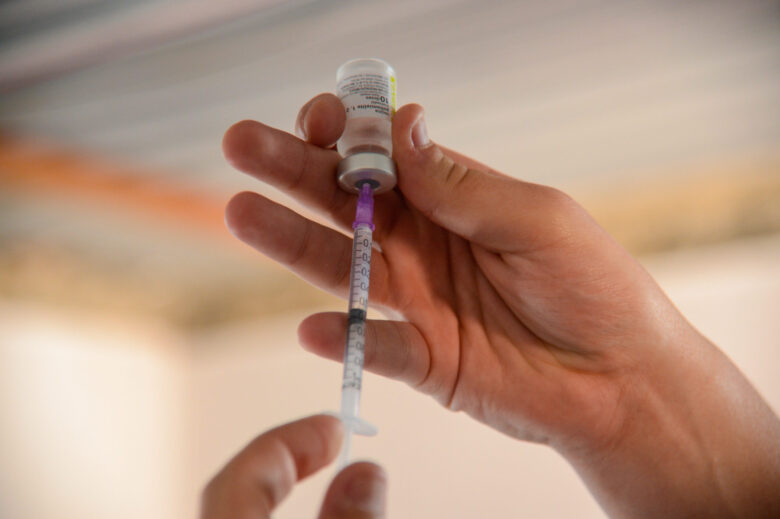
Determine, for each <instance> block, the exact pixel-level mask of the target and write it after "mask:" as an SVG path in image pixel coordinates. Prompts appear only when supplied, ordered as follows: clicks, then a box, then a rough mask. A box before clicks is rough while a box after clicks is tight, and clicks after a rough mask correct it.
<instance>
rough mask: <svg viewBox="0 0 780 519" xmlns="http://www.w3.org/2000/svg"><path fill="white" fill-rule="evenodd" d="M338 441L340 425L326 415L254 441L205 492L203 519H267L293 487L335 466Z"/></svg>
mask: <svg viewBox="0 0 780 519" xmlns="http://www.w3.org/2000/svg"><path fill="white" fill-rule="evenodd" d="M342 436H343V429H342V426H341V422H340V421H339V420H338V419H336V418H333V417H332V416H326V415H317V416H310V417H308V418H304V419H302V420H298V421H296V422H292V423H289V424H286V425H282V426H281V427H277V428H276V429H272V430H270V431H268V432H266V433H264V434H262V435H260V436H258V437H257V438H255V439H254V440H253V441H252V442H251V443H250V444H249V445H247V446H246V447H245V448H244V449H243V450H242V451H241V452H239V453H238V454H237V455H236V456H235V457H234V458H233V459H232V460H230V461H229V462H228V464H227V465H225V467H224V468H223V469H222V470H221V471H220V472H219V474H217V475H216V476H215V477H214V478H213V479H212V480H211V482H209V484H208V485H207V486H206V489H205V490H204V491H203V501H202V506H201V518H202V519H222V518H231V519H235V518H243V517H247V518H249V517H252V518H267V517H269V516H270V513H271V510H273V509H274V508H275V507H276V506H277V505H278V504H279V502H280V501H281V500H282V499H284V498H285V496H287V494H289V493H290V490H292V487H293V485H294V484H295V483H296V482H297V481H300V480H301V479H303V478H305V477H307V476H309V475H310V474H312V473H314V472H316V471H317V470H319V469H321V468H322V467H324V466H325V465H327V464H328V463H330V462H331V461H333V459H334V458H335V457H336V455H337V454H338V451H339V448H340V446H341V439H342Z"/></svg>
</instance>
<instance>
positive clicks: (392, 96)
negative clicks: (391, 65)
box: [390, 76, 396, 117]
mask: <svg viewBox="0 0 780 519" xmlns="http://www.w3.org/2000/svg"><path fill="white" fill-rule="evenodd" d="M395 106H396V105H395V76H390V116H391V117H392V116H393V115H394V114H395Z"/></svg>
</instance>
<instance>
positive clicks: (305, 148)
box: [223, 94, 777, 516]
mask: <svg viewBox="0 0 780 519" xmlns="http://www.w3.org/2000/svg"><path fill="white" fill-rule="evenodd" d="M422 116H423V111H422V108H421V107H420V106H417V105H407V106H404V107H402V108H401V109H400V110H399V111H398V112H397V113H396V114H395V117H394V119H393V158H394V159H395V161H396V164H397V166H398V170H399V175H398V177H399V179H398V189H397V190H395V191H394V192H392V193H388V194H384V195H380V196H379V197H377V200H376V206H375V207H376V214H375V223H376V231H375V233H374V239H375V242H376V243H378V246H379V247H380V249H379V250H375V251H374V252H373V253H372V271H371V285H370V302H371V304H372V305H373V306H374V307H376V308H379V309H380V310H382V311H384V312H385V313H386V314H387V315H388V316H392V317H394V318H395V319H396V320H390V321H383V320H374V321H369V322H368V323H367V331H366V361H365V367H366V369H368V370H371V371H374V372H376V373H379V374H382V375H385V376H389V377H392V378H396V379H399V380H403V381H405V382H407V383H409V384H410V385H412V386H413V387H415V388H417V389H419V390H420V391H422V392H424V393H427V394H430V395H432V396H434V397H435V398H436V399H438V400H439V401H440V402H441V403H442V404H443V405H444V406H446V407H448V408H450V409H453V410H462V411H465V412H466V413H468V414H469V415H471V416H473V417H474V418H476V419H478V420H480V421H482V422H484V423H486V424H488V425H490V426H491V427H494V428H496V429H498V430H500V431H502V432H504V433H506V434H509V435H511V436H513V437H516V438H519V439H525V440H532V441H537V442H543V443H549V444H550V445H552V446H553V447H555V448H556V449H557V450H558V451H560V452H561V453H563V454H564V455H565V456H566V457H567V459H569V461H570V462H572V464H574V466H575V468H577V470H578V471H579V472H580V473H581V474H582V475H583V477H584V478H585V480H586V482H587V483H588V484H589V486H590V487H591V490H592V491H593V492H594V493H595V494H596V496H597V497H598V498H599V499H600V501H601V503H602V505H603V506H605V508H607V509H608V510H609V511H611V512H613V513H615V514H616V515H620V514H625V515H628V516H636V515H639V514H637V513H636V511H637V510H639V509H647V510H648V511H649V512H651V511H655V512H657V513H658V514H659V515H664V514H667V513H668V511H669V507H672V508H671V509H672V510H675V508H674V506H675V505H676V504H678V503H679V502H681V501H686V499H687V500H688V503H689V504H690V503H691V502H695V503H696V504H702V503H704V502H705V501H708V502H709V504H708V505H707V506H711V507H714V508H715V509H718V510H722V509H723V506H724V505H723V502H725V501H726V500H727V498H726V497H724V496H720V495H712V494H711V495H707V494H706V490H707V489H708V488H712V485H715V487H717V486H718V484H719V483H718V478H721V477H722V474H721V473H719V472H718V471H717V470H714V469H708V468H707V464H711V463H712V460H711V458H712V452H711V451H712V449H711V448H709V447H711V446H712V445H715V444H717V445H718V448H719V449H720V450H721V451H723V450H724V449H726V448H727V447H728V446H729V445H730V444H731V441H732V440H733V438H741V439H744V440H746V441H750V437H751V434H750V433H749V432H746V431H745V430H743V429H740V428H739V427H734V428H732V429H733V431H732V432H733V438H729V439H728V441H726V439H724V438H714V439H713V440H712V442H711V443H712V445H708V447H707V448H705V447H703V446H702V445H701V442H700V441H698V440H697V441H698V443H697V441H694V438H696V437H697V435H700V434H701V433H700V432H699V431H700V430H701V429H702V428H705V429H706V428H711V427H712V424H713V423H719V424H723V423H726V424H728V423H729V422H733V420H734V418H733V414H732V413H733V408H734V407H736V406H738V402H739V401H741V400H744V399H745V398H747V399H749V400H750V401H757V402H759V403H758V404H756V406H754V408H755V412H752V411H751V413H752V414H751V416H750V417H749V418H750V419H755V420H758V421H760V422H761V423H762V424H763V425H762V427H769V428H770V429H771V428H772V427H774V428H775V429H774V430H777V426H776V418H774V416H773V415H772V414H771V411H770V412H768V413H767V409H766V406H765V405H763V402H761V400H760V397H758V395H756V394H755V392H754V391H753V390H752V388H750V386H749V384H748V383H747V382H746V381H745V380H744V378H742V377H741V375H740V374H739V373H738V370H736V368H734V367H733V365H731V364H730V362H728V360H727V359H725V357H724V356H723V355H722V354H720V352H719V351H718V350H717V349H716V348H714V347H713V346H712V345H711V344H709V342H708V341H707V340H706V339H704V338H703V337H702V336H701V335H700V334H699V333H698V332H697V331H696V330H695V329H694V328H693V327H692V326H690V325H689V324H688V323H687V321H686V320H685V319H684V318H683V316H682V315H680V313H679V312H678V311H677V310H676V308H675V307H674V305H673V304H672V303H671V302H670V301H669V300H668V299H667V298H666V296H665V295H664V294H663V292H662V291H661V290H660V288H659V287H658V286H657V285H656V284H655V282H654V281H653V279H652V278H651V277H650V276H649V275H648V274H647V273H646V272H645V271H644V269H643V268H642V267H641V266H640V265H639V264H638V263H637V262H636V261H635V260H634V259H633V258H632V257H631V256H630V255H629V254H628V253H626V252H625V251H624V250H623V249H622V248H621V247H620V246H619V245H618V244H617V243H615V242H614V241H613V240H612V239H611V237H610V236H609V235H608V234H607V233H606V232H605V231H604V230H603V229H601V227H599V226H598V225H597V224H596V222H595V221H593V220H592V218H590V216H589V215H588V214H587V213H586V212H585V211H584V210H583V209H582V208H581V207H580V206H579V205H578V204H577V203H576V202H574V201H573V200H572V199H571V198H569V197H568V196H566V195H565V194H563V193H561V192H560V191H558V190H555V189H553V188H550V187H546V186H541V185H536V184H530V183H527V182H522V181H519V180H516V179H513V178H511V177H508V176H505V175H503V174H500V173H498V172H496V171H493V170H491V169H489V168H487V167H485V166H483V165H481V164H479V163H477V162H475V161H473V160H471V159H468V158H466V157H463V156H461V155H459V154H457V153H455V152H452V151H450V150H447V149H446V148H443V147H441V146H438V145H436V144H434V143H433V142H431V141H430V140H429V139H428V137H427V133H426V129H425V124H424V122H423V118H422ZM298 127H299V128H300V130H301V132H302V133H303V135H304V137H305V141H303V140H300V139H297V138H295V137H293V136H291V135H289V134H286V133H283V132H280V131H278V130H275V129H272V128H269V127H267V126H264V125H262V124H260V123H257V122H253V121H244V122H241V123H238V124H236V125H234V126H233V127H231V128H230V129H229V130H228V132H227V133H226V135H225V138H224V141H223V148H224V152H225V155H226V157H227V159H228V160H229V161H230V162H231V163H232V164H233V165H234V166H235V167H236V168H238V169H240V170H242V171H244V172H247V173H249V174H251V175H253V176H255V177H257V178H259V179H260V180H262V181H264V182H266V183H268V184H271V185H273V186H276V187H278V188H279V189H281V190H282V191H284V192H286V193H288V194H290V195H291V196H293V197H295V198H297V199H298V200H299V201H301V202H302V203H304V204H305V205H307V206H309V207H311V208H313V209H316V210H318V211H320V212H321V213H322V214H323V215H325V216H326V217H327V218H328V219H329V220H330V221H332V222H333V223H334V224H335V226H336V227H337V228H340V229H344V230H346V229H349V225H350V223H351V221H352V218H353V215H354V210H355V197H354V196H353V195H350V194H347V193H345V192H343V191H341V189H340V188H339V187H338V185H337V183H336V180H335V170H336V166H337V164H338V162H339V160H340V157H339V155H338V153H336V151H334V150H333V149H331V147H332V145H333V144H334V143H335V141H336V140H337V139H338V137H339V135H340V134H341V132H342V131H343V128H344V112H343V107H342V106H341V103H340V102H339V100H338V99H337V98H335V97H334V96H332V95H329V94H324V95H320V96H318V97H316V98H314V99H313V100H312V101H310V102H309V103H308V104H307V105H306V106H304V108H303V109H302V110H301V113H300V114H299V118H298ZM226 219H227V223H228V225H229V227H230V229H231V230H232V232H233V233H234V234H236V236H238V237H239V238H240V239H242V240H243V241H245V242H247V243H249V244H250V245H252V246H253V247H255V248H256V249H258V250H259V251H261V252H263V253H264V254H266V255H267V256H269V257H271V258H273V259H275V260H277V261H279V262H281V263H283V264H285V265H286V266H288V267H289V268H290V269H291V270H293V271H294V272H296V273H297V274H298V275H300V276H301V277H303V278H304V279H306V280H308V281H310V282H311V283H313V284H315V285H317V286H319V287H321V288H323V289H325V290H328V291H331V292H333V293H336V294H338V295H341V296H345V295H346V293H347V290H348V283H349V276H348V274H349V266H350V265H349V262H350V251H351V241H350V239H349V238H348V237H347V236H345V235H344V234H342V233H340V232H338V231H335V230H333V229H330V228H327V227H325V226H322V225H319V224H317V223H314V222H312V221H309V220H306V219H304V218H302V217H301V216H299V215H297V214H295V213H293V212H292V211H290V210H289V209H287V208H284V207H282V206H280V205H278V204H275V203H273V202H271V201H269V200H267V199H265V198H263V197H260V196H259V195H256V194H252V193H241V194H239V195H237V196H236V197H234V198H233V199H232V200H231V202H230V204H229V205H228V208H227V212H226ZM345 331H346V316H345V315H344V314H338V313H324V314H316V315H314V316H311V317H309V318H308V319H306V320H305V321H304V322H303V323H302V324H301V326H300V328H299V336H300V339H301V342H302V343H303V345H304V346H305V347H306V348H308V349H310V350H312V351H313V352H315V353H317V354H319V355H322V356H325V357H327V358H331V359H334V360H341V358H342V355H343V348H344V340H345V337H344V334H345ZM727 387H728V388H729V390H728V391H726V388H727ZM734 388H737V389H738V391H737V392H736V393H734V391H733V389H734ZM703 395H706V396H703ZM735 395H736V396H735ZM762 405H763V407H762ZM692 407H695V408H696V409H697V410H699V411H698V412H697V413H690V412H688V411H689V410H690V409H691V408H692ZM743 413H744V411H743ZM770 417H771V418H770ZM773 420H774V421H773ZM723 427H728V425H725V426H723ZM699 440H700V438H699ZM659 442H661V444H662V445H663V448H661V449H659V448H657V445H658V444H659ZM770 450H771V451H772V452H777V449H774V450H772V449H770ZM732 455H733V456H732ZM727 457H728V458H729V459H731V458H732V457H733V458H734V459H735V460H736V459H737V458H739V456H737V455H736V453H734V452H730V453H729V454H728V456H727ZM720 459H723V457H721V458H720ZM683 460H684V461H683ZM743 460H744V458H743ZM681 463H682V464H683V465H684V466H686V467H688V468H691V467H693V468H695V470H696V471H698V472H699V473H700V475H701V477H700V478H695V477H694V478H691V477H690V471H686V470H683V471H675V468H679V465H680V464H681ZM654 466H655V467H656V469H657V470H655V471H654V472H653V471H651V470H649V468H652V467H654ZM741 466H742V469H741V470H748V467H747V466H746V465H745V463H744V461H743V462H742V465H741ZM643 469H647V470H644V471H643ZM691 470H693V469H691ZM767 470H769V469H767ZM738 472H739V471H738ZM640 478H641V479H640ZM708 485H709V486H708ZM692 486H693V487H695V488H692ZM659 492H662V493H664V495H666V496H667V500H665V501H659V500H658V499H657V498H656V496H657V495H658V493H659ZM677 495H679V497H680V499H679V500H675V498H674V496H677ZM688 495H697V496H700V495H705V496H706V498H702V499H699V500H692V499H690V498H689V497H686V496H688ZM637 507H639V508H637ZM694 509H696V508H694ZM649 512H648V514H646V515H648V516H649V515H651V514H650V513H649ZM667 516H668V515H667Z"/></svg>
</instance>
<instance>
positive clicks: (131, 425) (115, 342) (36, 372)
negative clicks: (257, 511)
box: [0, 303, 192, 519]
mask: <svg viewBox="0 0 780 519" xmlns="http://www.w3.org/2000/svg"><path fill="white" fill-rule="evenodd" d="M180 346H181V343H180V341H179V340H178V338H177V337H176V336H175V335H174V334H172V333H171V332H170V331H168V330H165V329H161V328H159V327H155V326H153V325H150V324H149V323H138V322H132V321H130V322H128V321H118V320H116V319H113V320H108V319H104V320H101V319H100V318H96V317H95V316H94V315H88V314H76V313H72V312H70V313H66V312H63V311H53V310H51V309H46V308H43V307H36V306H30V305H27V306H23V305H19V304H18V303H16V304H14V305H9V304H6V303H0V417H2V423H1V424H0V517H2V518H3V519H22V518H24V519H28V518H52V519H54V518H76V517H78V518H81V519H104V518H106V517H111V518H114V519H137V518H139V517H143V518H147V519H170V518H172V517H183V515H182V514H183V510H184V508H185V506H186V507H189V506H190V500H191V499H192V497H191V496H190V495H189V494H185V493H184V486H183V484H182V481H183V477H184V474H185V473H186V461H187V460H186V459H185V458H184V457H183V455H184V452H185V448H186V447H187V442H188V441H189V439H188V436H189V435H188V433H187V430H188V429H189V427H188V420H187V409H188V405H189V402H188V400H187V398H188V395H186V394H185V390H186V389H187V388H186V387H185V379H186V373H185V370H186V368H187V362H186V356H185V355H184V351H185V350H182V349H181V347H180Z"/></svg>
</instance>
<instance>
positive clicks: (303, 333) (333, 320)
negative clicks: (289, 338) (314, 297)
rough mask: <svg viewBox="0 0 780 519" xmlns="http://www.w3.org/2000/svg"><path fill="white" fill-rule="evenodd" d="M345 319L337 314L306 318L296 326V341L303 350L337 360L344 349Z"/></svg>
mask: <svg viewBox="0 0 780 519" xmlns="http://www.w3.org/2000/svg"><path fill="white" fill-rule="evenodd" d="M345 328H346V317H345V316H344V314H342V313H338V312H322V313H318V314H313V315H310V316H308V317H307V318H306V319H304V320H303V321H301V324H299V325H298V341H299V342H300V344H301V346H302V347H303V349H305V350H306V351H309V352H311V353H314V354H315V355H319V356H320V357H325V358H328V359H332V360H339V358H340V356H341V354H342V353H343V349H344V344H343V343H344V334H345Z"/></svg>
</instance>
